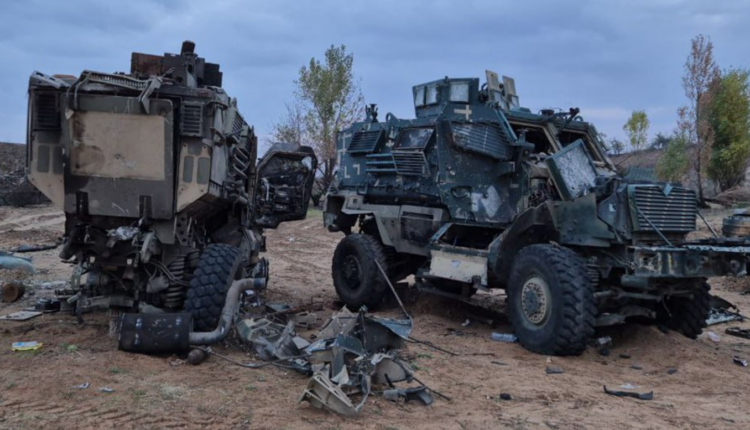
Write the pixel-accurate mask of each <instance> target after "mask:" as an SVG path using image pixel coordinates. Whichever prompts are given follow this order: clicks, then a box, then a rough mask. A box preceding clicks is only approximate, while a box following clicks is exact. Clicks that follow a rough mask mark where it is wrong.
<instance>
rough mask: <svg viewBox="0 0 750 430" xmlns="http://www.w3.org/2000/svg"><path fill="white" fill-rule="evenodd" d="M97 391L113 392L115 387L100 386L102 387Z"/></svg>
mask: <svg viewBox="0 0 750 430" xmlns="http://www.w3.org/2000/svg"><path fill="white" fill-rule="evenodd" d="M99 391H101V392H103V393H114V392H115V389H114V388H109V387H102V388H100V389H99Z"/></svg>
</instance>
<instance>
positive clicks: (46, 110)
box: [27, 42, 317, 334]
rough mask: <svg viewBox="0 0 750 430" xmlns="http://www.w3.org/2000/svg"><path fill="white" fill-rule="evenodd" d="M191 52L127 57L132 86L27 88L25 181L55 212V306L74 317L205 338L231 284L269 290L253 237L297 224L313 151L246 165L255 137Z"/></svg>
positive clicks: (118, 76) (190, 48)
mask: <svg viewBox="0 0 750 430" xmlns="http://www.w3.org/2000/svg"><path fill="white" fill-rule="evenodd" d="M194 48H195V44H194V43H192V42H185V43H183V45H182V51H181V53H180V54H177V55H175V54H164V55H163V56H158V55H147V54H140V53H133V55H132V61H131V71H130V73H129V74H124V73H115V74H110V73H99V72H93V71H84V72H83V73H82V74H81V75H80V76H79V77H77V78H76V77H73V76H48V75H44V74H42V73H39V72H34V73H33V74H32V75H31V79H30V84H29V112H28V140H27V143H28V159H27V164H28V171H29V174H28V176H29V179H30V181H31V182H32V183H33V184H34V185H35V186H36V187H37V188H39V189H40V190H41V191H42V192H43V193H44V194H45V195H46V196H47V197H48V198H49V199H50V200H52V202H53V203H54V204H55V205H57V206H58V207H59V208H61V209H62V210H63V211H64V212H65V218H66V221H65V242H64V244H63V246H62V251H61V252H60V256H61V257H62V258H63V259H66V260H69V259H72V260H73V261H74V262H75V263H76V269H75V271H74V276H73V282H72V290H70V291H67V292H61V294H62V295H65V294H67V295H68V296H69V297H70V298H71V300H70V301H75V303H76V306H75V309H76V311H77V312H79V314H80V312H84V311H86V310H87V309H89V308H92V307H96V306H109V307H111V308H114V309H120V310H123V311H128V312H132V311H139V310H141V311H143V310H148V309H151V310H153V308H158V309H160V310H162V311H168V312H178V311H181V310H184V311H185V312H189V313H190V314H192V320H193V328H194V330H195V331H198V332H207V331H211V330H214V329H216V328H217V324H218V323H219V319H220V316H221V314H222V310H223V307H224V306H225V302H227V303H231V302H232V301H227V300H226V299H227V298H226V295H227V292H228V291H229V286H230V285H231V284H232V281H233V280H235V279H241V278H248V277H250V278H254V283H255V285H256V286H257V287H263V286H264V285H265V279H266V277H267V276H268V264H267V262H266V260H265V259H263V258H260V256H259V254H260V253H261V252H262V251H264V250H265V249H264V248H265V237H264V236H263V229H264V228H276V227H277V226H278V225H279V223H280V222H283V221H288V220H295V219H303V218H304V217H305V216H306V213H307V206H308V202H309V199H310V194H311V191H312V182H313V179H314V172H315V169H316V164H317V160H316V158H315V156H314V154H313V151H312V149H310V148H309V147H296V146H292V145H286V144H276V145H273V146H272V147H271V148H270V150H269V151H268V153H267V154H266V155H265V156H264V157H263V158H262V159H261V161H260V162H259V163H257V165H256V160H257V145H258V140H257V137H256V136H255V133H254V130H253V128H252V127H250V126H249V125H248V124H247V122H245V119H244V118H243V116H242V115H241V114H240V112H239V111H238V109H237V100H236V99H234V98H231V97H229V95H227V93H226V92H225V91H224V90H223V89H222V88H221V85H222V72H221V71H220V70H219V65H218V64H212V63H208V62H206V61H205V60H204V59H203V58H201V57H199V56H198V55H197V54H196V53H195V52H194ZM234 303H236V301H234ZM220 331H222V334H224V333H225V331H223V330H220Z"/></svg>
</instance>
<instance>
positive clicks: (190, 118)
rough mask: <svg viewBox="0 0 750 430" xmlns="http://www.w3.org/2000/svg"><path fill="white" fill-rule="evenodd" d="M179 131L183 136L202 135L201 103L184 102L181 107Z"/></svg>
mask: <svg viewBox="0 0 750 430" xmlns="http://www.w3.org/2000/svg"><path fill="white" fill-rule="evenodd" d="M181 127H182V128H181V132H182V135H183V136H202V135H203V104H202V103H185V104H184V105H183V109H182V124H181Z"/></svg>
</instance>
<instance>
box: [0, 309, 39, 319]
mask: <svg viewBox="0 0 750 430" xmlns="http://www.w3.org/2000/svg"><path fill="white" fill-rule="evenodd" d="M41 314H42V312H34V311H18V312H13V313H12V314H8V315H3V316H1V317H0V320H7V321H26V320H30V319H31V318H35V317H38V316H39V315H41Z"/></svg>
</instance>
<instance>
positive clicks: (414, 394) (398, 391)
mask: <svg viewBox="0 0 750 430" xmlns="http://www.w3.org/2000/svg"><path fill="white" fill-rule="evenodd" d="M383 398H384V399H386V400H390V401H392V402H396V401H398V399H399V398H403V399H404V402H409V401H411V400H417V401H419V402H421V403H422V404H423V405H425V406H430V405H431V404H433V403H434V402H435V399H434V398H433V397H432V394H430V391H429V390H428V388H427V387H425V386H422V387H414V388H394V389H391V390H385V391H383Z"/></svg>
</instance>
